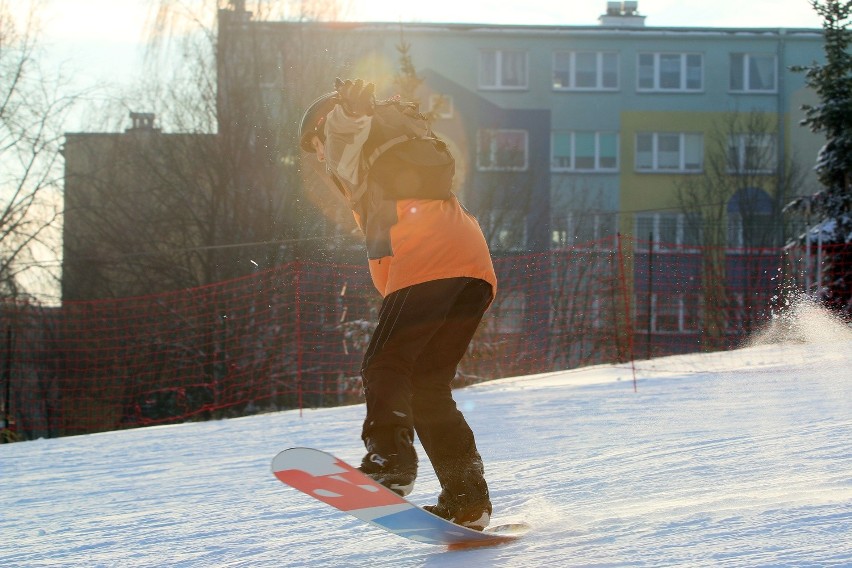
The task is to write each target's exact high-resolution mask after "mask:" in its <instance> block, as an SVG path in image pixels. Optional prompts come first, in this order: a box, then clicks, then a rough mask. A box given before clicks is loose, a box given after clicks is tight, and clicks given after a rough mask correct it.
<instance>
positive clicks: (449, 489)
mask: <svg viewBox="0 0 852 568" xmlns="http://www.w3.org/2000/svg"><path fill="white" fill-rule="evenodd" d="M423 508H424V509H426V510H427V511H429V512H430V513H432V514H433V515H437V516H439V517H441V518H442V519H447V520H448V521H450V522H453V523H455V524H457V525H461V526H463V527H467V528H469V529H474V530H477V531H481V530H483V529H485V527H487V526H488V523H489V522H490V521H491V499H490V498H489V496H488V485H487V484H486V483H485V478H484V477H483V470H482V462H481V461H480V460H476V461H475V462H474V464H473V466H472V467H470V468H469V469H468V470H467V472H466V475H464V476H462V478H461V479H458V480H450V481H449V482H448V483H446V484H444V485H443V487H442V489H441V494H440V495H439V496H438V504H437V505H427V506H425V507H423Z"/></svg>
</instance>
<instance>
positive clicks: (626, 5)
mask: <svg viewBox="0 0 852 568" xmlns="http://www.w3.org/2000/svg"><path fill="white" fill-rule="evenodd" d="M598 21H599V22H600V24H601V25H602V26H610V27H616V28H641V27H644V26H645V16H640V15H639V2H638V1H635V0H633V1H624V2H607V3H606V14H603V15H602V16H600V17H599V18H598Z"/></svg>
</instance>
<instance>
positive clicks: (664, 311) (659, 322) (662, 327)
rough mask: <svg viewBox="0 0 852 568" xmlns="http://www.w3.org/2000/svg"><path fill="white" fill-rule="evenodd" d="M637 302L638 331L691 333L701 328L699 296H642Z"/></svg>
mask: <svg viewBox="0 0 852 568" xmlns="http://www.w3.org/2000/svg"><path fill="white" fill-rule="evenodd" d="M649 299H650V301H651V304H650V306H649V305H648V300H649ZM636 300H637V302H636V318H637V321H636V327H637V329H644V330H646V331H649V332H651V333H689V332H695V331H698V330H699V329H700V328H701V318H702V310H701V296H699V295H697V294H665V295H662V294H651V297H650V298H648V296H647V295H645V294H641V295H639V296H638V297H637V299H636Z"/></svg>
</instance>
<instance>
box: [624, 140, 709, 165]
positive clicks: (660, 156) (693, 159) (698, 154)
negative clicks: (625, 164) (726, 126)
mask: <svg viewBox="0 0 852 568" xmlns="http://www.w3.org/2000/svg"><path fill="white" fill-rule="evenodd" d="M703 146H704V144H703V136H702V135H701V134H698V133H687V132H640V133H639V134H637V135H636V163H635V168H636V171H639V172H662V173H670V172H700V171H701V170H702V168H703V161H704V160H703V153H704V149H703Z"/></svg>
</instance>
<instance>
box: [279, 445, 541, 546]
mask: <svg viewBox="0 0 852 568" xmlns="http://www.w3.org/2000/svg"><path fill="white" fill-rule="evenodd" d="M272 473H273V474H275V477H277V478H278V479H279V480H280V481H281V482H283V483H285V484H287V485H289V486H291V487H294V488H296V489H298V490H299V491H301V492H302V493H305V494H307V495H310V496H311V497H313V498H315V499H317V500H319V501H322V502H323V503H327V504H329V505H331V506H332V507H334V508H336V509H338V510H340V511H343V512H345V513H349V514H350V515H353V516H355V517H357V518H359V519H361V520H362V521H366V522H368V523H371V524H373V525H374V526H377V527H379V528H381V529H384V530H386V531H387V532H389V533H392V534H395V535H399V536H401V537H405V538H407V539H409V540H413V541H416V542H423V543H427V544H438V545H446V546H449V547H450V548H467V547H475V546H489V545H495V544H500V543H505V542H510V541H512V540H515V539H517V538H519V537H521V536H522V535H523V534H524V533H526V532H527V531H528V530H529V528H530V527H529V525H527V524H525V523H510V524H503V525H497V526H495V527H490V528H487V529H485V530H484V531H481V532H480V531H476V530H473V529H469V528H467V527H462V526H460V525H457V524H455V523H451V522H450V521H447V520H446V519H442V518H441V517H438V516H437V515H433V514H432V513H430V512H429V511H426V510H425V509H421V508H420V507H418V506H417V505H415V504H414V503H411V502H410V501H408V500H407V499H405V498H404V497H400V496H399V495H397V494H396V493H394V492H393V491H391V490H390V489H388V488H386V487H384V486H383V485H380V484H379V483H376V482H375V481H373V480H372V479H370V478H369V477H367V476H366V475H364V474H363V473H361V472H360V471H358V470H357V469H355V468H354V467H352V466H351V465H349V464H347V463H346V462H344V461H342V460H340V459H338V458H336V457H334V456H333V455H331V454H329V453H326V452H323V451H321V450H315V449H313V448H290V449H288V450H284V451H283V452H281V453H279V454H278V455H277V456H275V458H274V459H273V460H272Z"/></svg>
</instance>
